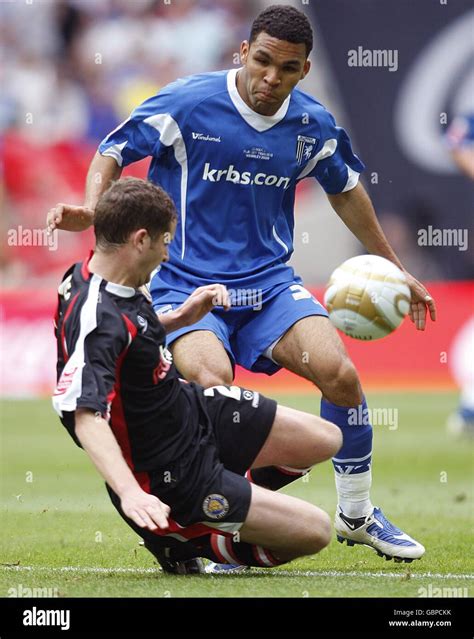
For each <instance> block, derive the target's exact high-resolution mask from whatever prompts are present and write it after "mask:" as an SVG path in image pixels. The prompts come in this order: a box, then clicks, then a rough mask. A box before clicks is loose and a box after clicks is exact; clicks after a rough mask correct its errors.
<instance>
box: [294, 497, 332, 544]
mask: <svg viewBox="0 0 474 639" xmlns="http://www.w3.org/2000/svg"><path fill="white" fill-rule="evenodd" d="M306 531H307V532H306V535H305V537H304V541H303V543H302V545H301V553H302V554H303V555H315V554H316V553H318V552H320V551H321V550H323V548H326V546H328V545H329V543H330V542H331V536H332V525H331V519H330V517H329V515H328V514H327V513H325V512H324V511H323V510H320V509H319V508H316V507H313V508H312V512H311V513H310V514H309V517H308V519H307V522H306Z"/></svg>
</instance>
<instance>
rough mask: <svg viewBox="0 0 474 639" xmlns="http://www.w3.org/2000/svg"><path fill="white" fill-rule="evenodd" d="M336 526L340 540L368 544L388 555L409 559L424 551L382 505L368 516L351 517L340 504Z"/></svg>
mask: <svg viewBox="0 0 474 639" xmlns="http://www.w3.org/2000/svg"><path fill="white" fill-rule="evenodd" d="M334 528H335V530H336V535H337V540H338V541H339V542H340V543H341V544H342V543H344V542H346V543H347V545H348V546H354V545H355V544H363V545H364V546H369V547H370V548H374V550H375V551H376V552H377V554H378V555H379V556H380V557H385V559H394V560H395V561H397V562H400V561H404V562H406V563H410V562H411V561H413V560H414V559H420V557H422V556H423V554H424V552H425V549H424V547H423V546H422V545H421V544H419V543H418V542H417V541H415V540H414V539H412V538H411V537H410V536H409V535H407V534H406V533H404V532H403V531H402V530H400V529H399V528H397V527H396V526H394V525H393V524H392V523H390V522H389V521H388V519H386V518H385V516H384V514H383V512H382V511H381V510H380V508H374V509H373V511H372V512H371V513H370V515H367V516H366V517H358V518H350V517H346V515H344V513H343V512H342V510H341V509H340V507H339V506H338V508H337V512H336V518H335V520H334Z"/></svg>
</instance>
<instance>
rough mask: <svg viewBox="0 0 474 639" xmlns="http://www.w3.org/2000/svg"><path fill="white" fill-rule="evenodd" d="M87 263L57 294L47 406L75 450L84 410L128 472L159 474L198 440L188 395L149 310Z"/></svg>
mask: <svg viewBox="0 0 474 639" xmlns="http://www.w3.org/2000/svg"><path fill="white" fill-rule="evenodd" d="M87 263H88V262H84V263H80V264H76V265H75V266H73V267H71V268H70V269H69V271H68V272H67V273H66V274H65V276H64V279H63V281H62V283H61V285H60V287H59V289H58V309H57V313H56V323H55V334H56V338H57V346H58V362H57V380H58V381H57V386H56V389H55V392H54V396H53V406H54V408H55V410H56V412H57V413H58V414H59V416H60V418H61V421H62V423H63V424H64V426H65V427H66V428H67V429H68V431H69V433H70V434H71V435H72V437H73V438H74V440H75V441H76V443H77V444H79V441H78V440H77V437H76V436H75V432H74V427H75V418H74V415H75V410H76V409H77V408H88V409H90V410H92V411H94V412H97V413H99V414H100V415H101V416H102V417H104V418H105V419H107V421H108V422H109V425H110V427H111V429H112V431H113V433H114V435H115V437H116V439H117V441H118V443H119V445H120V448H121V450H122V454H123V456H124V458H125V460H126V461H127V463H128V465H129V466H130V468H131V469H132V470H134V471H136V472H142V471H150V470H153V469H156V468H161V467H166V464H167V463H170V462H171V460H173V459H176V458H178V457H180V456H181V455H182V454H184V453H185V452H186V451H187V450H189V448H190V447H192V446H193V443H195V442H196V439H197V438H198V429H199V426H198V424H199V405H197V403H196V400H195V393H194V392H192V388H187V385H186V384H185V383H183V382H181V381H180V380H179V378H178V375H177V372H176V369H175V367H174V366H173V364H172V359H171V354H170V353H169V351H168V350H167V349H166V346H165V338H166V336H165V330H164V328H163V326H162V325H161V324H160V322H159V321H158V318H157V316H156V314H155V312H154V310H153V307H152V305H151V303H150V302H149V301H148V300H147V299H146V297H145V296H144V295H143V294H142V293H141V292H139V291H137V290H135V289H134V288H129V287H126V286H121V285H118V284H113V283H111V282H107V281H106V280H104V279H102V278H101V277H100V276H99V275H96V274H93V273H90V272H89V270H88V266H87ZM79 445H80V444H79Z"/></svg>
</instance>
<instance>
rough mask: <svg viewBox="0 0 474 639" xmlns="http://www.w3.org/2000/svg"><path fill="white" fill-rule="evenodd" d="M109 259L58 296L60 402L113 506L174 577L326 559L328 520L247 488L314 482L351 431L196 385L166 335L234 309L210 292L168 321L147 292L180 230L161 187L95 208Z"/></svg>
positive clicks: (124, 186)
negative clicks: (316, 469)
mask: <svg viewBox="0 0 474 639" xmlns="http://www.w3.org/2000/svg"><path fill="white" fill-rule="evenodd" d="M94 225H95V235H96V248H95V251H94V252H93V253H91V256H90V257H89V259H87V260H86V261H84V262H83V263H80V264H76V265H74V266H72V267H71V268H70V269H69V271H68V272H67V273H66V274H65V276H64V279H63V281H62V283H61V285H60V286H59V289H58V309H57V314H56V338H57V345H58V364H57V378H58V381H57V387H56V389H55V392H54V397H53V405H54V408H55V410H56V411H57V412H58V414H59V415H60V418H61V421H62V423H63V425H64V426H65V427H66V428H67V430H68V431H69V433H70V435H71V436H72V438H73V439H74V441H75V442H76V444H78V445H79V446H81V447H82V448H83V449H84V450H85V451H86V452H87V454H88V455H89V457H90V458H91V460H92V462H93V463H94V465H95V466H96V468H97V470H98V471H99V473H100V474H101V475H102V477H103V478H104V479H105V481H106V485H107V490H108V492H109V494H110V497H111V500H112V503H113V504H114V506H115V507H116V509H117V510H118V512H119V513H120V515H121V516H122V517H123V518H124V519H125V521H126V522H127V523H128V524H129V525H130V526H131V527H132V528H133V529H134V530H135V531H136V532H137V533H138V534H139V535H140V536H141V537H142V538H143V540H144V542H145V546H146V547H147V548H148V550H150V552H152V553H153V555H154V556H155V557H156V558H157V560H158V561H159V563H160V564H161V566H162V567H163V569H164V570H165V571H167V572H171V573H179V574H185V573H193V572H201V571H202V563H201V561H200V559H199V558H200V557H207V558H209V559H211V560H212V561H215V562H220V563H229V564H239V565H243V566H244V565H245V566H260V567H262V566H263V567H271V566H276V565H279V564H282V563H285V562H288V561H291V560H292V559H295V558H296V557H299V556H302V555H310V554H314V553H317V552H319V551H320V550H321V549H322V548H324V547H325V546H326V545H327V544H328V543H329V541H330V538H331V524H330V519H329V517H328V515H327V514H326V513H325V512H323V511H322V510H320V509H319V508H317V507H316V506H314V505H312V504H309V503H307V502H305V501H302V500H300V499H297V498H295V497H291V496H288V495H282V494H279V493H275V492H272V491H270V490H267V489H266V488H263V487H260V486H257V485H255V484H252V483H251V481H249V479H247V478H246V476H245V475H246V471H247V470H248V469H250V468H258V467H266V466H269V465H276V466H279V467H281V468H282V469H284V470H286V471H287V472H289V473H291V472H292V470H293V471H296V472H301V470H302V469H305V468H307V469H309V468H310V467H312V466H313V465H314V464H316V463H318V462H321V461H324V460H326V459H330V458H331V457H333V456H334V455H335V454H336V453H337V451H338V450H339V448H340V446H341V443H342V441H341V432H340V430H339V428H338V427H337V426H335V425H334V424H331V423H330V422H327V421H325V420H324V419H321V418H320V417H317V416H314V415H310V414H306V413H303V412H300V411H297V410H294V409H290V408H286V407H284V406H279V405H277V403H276V402H275V401H273V400H271V399H267V398H266V397H263V396H262V395H260V394H259V393H257V392H253V391H249V390H245V389H241V388H239V387H237V386H216V387H213V388H209V389H206V390H204V389H203V388H202V387H201V386H198V385H197V384H193V383H186V382H185V381H183V380H181V379H180V378H179V375H178V373H177V371H176V369H175V367H174V366H173V364H172V360H171V355H170V353H169V351H168V350H167V349H166V345H165V343H166V332H168V331H171V330H176V329H177V328H179V327H181V326H186V325H190V324H193V323H195V322H197V321H199V320H200V319H201V318H202V317H203V316H204V315H205V314H206V313H208V312H209V311H210V310H211V309H212V308H213V306H214V305H216V304H219V305H221V306H223V307H224V308H229V297H228V294H227V291H226V289H225V287H223V286H221V285H219V284H212V285H210V286H204V287H200V288H198V289H196V291H194V293H193V294H192V295H191V296H190V297H188V299H187V300H186V301H185V302H184V304H183V305H182V306H181V307H180V308H178V309H177V310H175V311H173V312H171V313H168V314H166V315H161V316H160V320H158V318H157V316H156V314H155V312H154V310H153V307H152V305H151V303H150V302H149V301H148V299H147V297H146V296H145V295H144V294H143V293H142V292H141V290H140V287H142V286H143V285H144V284H145V283H146V282H147V281H148V280H149V278H150V274H151V273H152V271H153V270H154V269H155V268H156V267H157V266H158V265H159V264H160V263H161V262H163V261H166V260H167V257H168V244H169V242H170V241H171V238H172V236H173V233H174V229H175V225H176V212H175V207H174V204H173V202H172V200H171V199H170V198H169V197H168V195H167V194H166V193H165V192H164V191H163V190H162V189H161V188H159V187H157V186H155V185H153V184H151V183H149V182H145V181H143V180H139V179H136V178H127V179H124V180H120V181H118V182H115V183H113V184H112V186H111V187H110V188H109V189H108V190H107V191H106V192H105V193H104V194H103V195H102V196H101V198H100V200H99V202H98V204H97V207H96V210H95V218H94Z"/></svg>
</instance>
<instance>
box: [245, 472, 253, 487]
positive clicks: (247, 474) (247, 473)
mask: <svg viewBox="0 0 474 639" xmlns="http://www.w3.org/2000/svg"><path fill="white" fill-rule="evenodd" d="M245 479H246V480H247V481H248V482H250V483H251V484H254V483H255V482H254V480H253V479H252V473H251V472H250V468H249V469H248V471H247V472H246V473H245Z"/></svg>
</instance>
